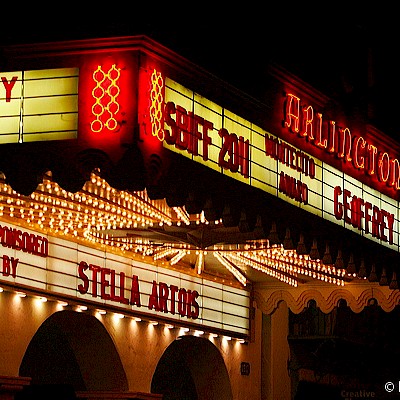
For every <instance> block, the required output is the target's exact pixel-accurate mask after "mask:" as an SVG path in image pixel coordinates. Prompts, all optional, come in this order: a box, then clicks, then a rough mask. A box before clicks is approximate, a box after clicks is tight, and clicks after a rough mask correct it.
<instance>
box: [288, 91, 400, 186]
mask: <svg viewBox="0 0 400 400" xmlns="http://www.w3.org/2000/svg"><path fill="white" fill-rule="evenodd" d="M283 126H284V127H285V128H287V129H288V130H289V131H290V132H291V133H295V134H297V136H298V137H299V138H301V139H304V140H306V141H307V142H308V143H310V144H311V145H313V146H314V147H315V148H317V149H319V150H320V151H323V152H325V153H327V154H331V155H334V156H335V158H336V159H338V160H341V161H342V163H343V165H344V166H346V168H347V170H349V169H350V170H351V169H353V172H360V171H361V172H364V174H365V175H367V176H369V177H370V178H371V179H372V180H373V181H375V182H381V183H384V184H385V185H386V186H387V187H389V188H391V189H394V190H396V191H397V190H399V189H400V162H399V160H398V159H397V158H393V157H391V156H390V155H389V154H388V153H387V152H386V151H381V149H379V148H378V147H376V146H375V145H373V144H372V143H369V142H368V141H367V140H366V139H365V138H364V137H363V136H360V135H353V134H352V132H351V131H350V129H349V128H347V127H345V128H342V127H336V122H335V121H329V122H328V123H326V124H324V123H323V116H322V114H320V113H317V114H314V110H313V108H312V106H310V105H303V104H302V103H301V99H300V98H299V97H297V96H295V95H294V94H291V93H289V94H287V96H286V101H285V105H284V120H283Z"/></svg>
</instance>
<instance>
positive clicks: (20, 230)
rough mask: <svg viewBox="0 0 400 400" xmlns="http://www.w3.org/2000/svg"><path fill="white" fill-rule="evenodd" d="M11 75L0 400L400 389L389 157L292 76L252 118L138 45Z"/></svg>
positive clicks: (85, 50)
mask: <svg viewBox="0 0 400 400" xmlns="http://www.w3.org/2000/svg"><path fill="white" fill-rule="evenodd" d="M2 71H3V72H0V77H1V82H2V85H0V103H1V106H0V117H1V125H0V142H1V145H0V153H1V157H0V171H1V172H2V176H1V182H0V192H1V197H0V239H1V245H2V252H3V253H2V269H1V274H0V284H1V285H0V287H1V293H0V313H1V314H0V315H1V316H2V321H3V324H2V327H1V333H0V337H1V340H0V346H1V351H0V357H1V362H0V368H1V371H0V396H2V397H3V398H18V399H30V398H37V397H38V396H39V398H46V396H47V397H49V396H52V397H54V396H56V397H57V398H60V397H62V398H88V399H89V398H96V399H97V398H99V399H100V398H121V399H124V398H138V399H152V398H164V399H294V398H297V399H300V398H312V397H310V396H319V395H320V394H321V393H323V395H324V396H328V395H329V396H331V398H351V397H354V396H357V395H358V397H366V396H367V393H368V394H369V395H372V394H373V395H374V396H375V395H376V396H378V395H379V396H381V397H379V398H384V397H383V396H386V395H389V394H390V393H391V392H393V391H394V390H398V389H399V388H395V385H396V383H395V382H396V379H397V378H396V376H391V375H390V373H389V369H388V370H385V373H387V374H388V375H387V376H386V375H385V373H382V374H380V375H379V376H378V375H377V374H376V371H377V369H378V368H377V367H376V366H377V365H379V357H378V355H379V354H390V351H391V352H392V353H391V354H396V351H397V350H396V348H391V350H390V351H389V350H388V349H387V348H385V349H384V350H383V348H384V347H385V344H386V347H387V346H394V347H396V346H395V340H394V339H393V337H389V336H388V335H385V334H384V330H383V329H380V327H381V326H383V325H384V324H387V326H389V330H393V331H395V330H396V322H395V321H396V318H395V315H397V304H398V299H399V291H398V284H397V277H396V272H397V270H396V265H397V260H398V252H399V245H400V241H399V218H400V216H399V214H398V209H399V207H398V201H399V194H398V191H399V188H400V162H399V160H398V157H399V154H400V151H399V150H400V149H399V145H398V144H397V143H396V142H395V141H393V140H392V139H390V138H389V137H388V136H386V135H384V133H382V132H380V131H378V129H376V128H375V127H373V126H370V125H368V124H366V123H365V121H363V120H362V118H360V117H359V115H355V114H354V115H353V114H352V115H349V113H346V112H345V110H344V109H343V106H342V105H341V104H337V103H336V102H334V101H333V100H332V99H330V98H328V97H327V96H325V95H324V94H322V93H319V92H318V91H316V90H315V89H313V88H312V87H310V86H309V85H307V84H306V83H305V82H302V81H301V80H300V79H298V78H296V77H295V76H293V75H291V74H290V73H289V72H288V71H285V70H283V69H282V68H279V67H277V66H274V67H271V69H270V70H269V71H268V77H265V81H266V87H267V88H268V90H266V92H265V98H263V99H262V100H260V99H255V98H253V97H251V96H249V95H246V94H245V93H243V92H241V91H239V90H237V89H236V88H235V87H233V86H230V85H229V84H228V83H226V82H224V81H221V80H219V79H218V78H216V77H215V76H213V75H211V74H209V73H208V72H207V71H205V70H203V69H202V68H200V67H198V66H197V65H194V64H192V63H191V62H190V61H188V60H186V59H184V58H183V57H181V56H180V55H178V54H176V53H174V52H173V51H171V50H169V49H166V48H165V47H163V46H162V45H160V44H159V43H157V42H155V41H153V40H151V39H149V38H147V37H145V36H135V37H119V38H107V39H96V40H82V41H69V42H61V43H40V44H37V45H15V46H10V47H7V48H5V49H4V60H3V62H2ZM350 321H353V322H354V323H356V322H357V324H356V325H350ZM373 321H375V322H374V323H375V325H373V326H372V327H373V328H374V329H375V331H373V332H374V334H371V332H372V331H371V329H372V328H371V323H372V322H373ZM346 327H347V329H345V328H346ZM349 327H351V329H350V328H349ZM366 332H367V333H368V335H369V336H368V335H366ZM360 337H364V338H366V337H367V339H366V340H356V339H360ZM349 343H350V344H349ZM357 349H358V350H357ZM365 349H369V353H368V354H370V355H373V357H372V356H371V357H372V360H373V361H372V362H371V361H368V359H366V358H363V357H361V356H360V355H359V354H360V353H362V352H363V351H365ZM356 350H357V351H358V353H356ZM382 351H383V353H382ZM349 354H351V357H350V356H348V357H347V358H346V357H345V355H349ZM368 363H369V366H368V368H367V367H365V368H361V367H360V366H361V365H364V366H365V364H368ZM351 366H352V367H351ZM391 366H392V367H393V368H394V364H393V365H392V364H391ZM393 368H392V369H391V370H390V371H393ZM372 376H374V377H376V379H373V380H371V377H372ZM392 386H393V390H391V389H392ZM307 396H308V397H307ZM335 396H336V397H335ZM370 397H371V396H370ZM315 398H318V397H315ZM324 398H328V397H324Z"/></svg>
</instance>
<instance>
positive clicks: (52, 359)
mask: <svg viewBox="0 0 400 400" xmlns="http://www.w3.org/2000/svg"><path fill="white" fill-rule="evenodd" d="M19 374H20V376H29V377H31V378H32V381H31V385H30V387H27V388H26V389H24V390H23V391H22V392H21V393H19V394H18V397H16V399H17V400H30V399H36V398H40V399H47V398H49V399H50V398H53V399H54V398H57V399H58V400H64V399H65V400H67V399H73V398H75V391H88V390H91V391H96V390H101V391H109V390H119V391H123V390H127V389H128V382H127V378H126V375H125V371H124V369H123V366H122V363H121V360H120V358H119V355H118V353H117V350H116V348H115V345H114V343H113V341H112V339H111V338H110V336H109V334H108V332H107V331H106V329H105V328H104V326H103V325H102V324H101V323H100V321H98V320H97V319H96V318H95V317H93V316H90V315H86V314H82V313H79V312H74V311H60V312H57V313H55V314H53V315H52V316H50V317H49V318H48V319H47V320H46V321H45V322H44V323H43V324H42V325H41V326H40V328H39V329H38V330H37V332H36V334H35V335H34V337H33V338H32V340H31V342H30V343H29V346H28V348H27V350H26V353H25V355H24V357H23V360H22V363H21V366H20V371H19Z"/></svg>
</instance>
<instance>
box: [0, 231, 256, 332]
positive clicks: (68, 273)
mask: <svg viewBox="0 0 400 400" xmlns="http://www.w3.org/2000/svg"><path fill="white" fill-rule="evenodd" d="M0 244H1V245H2V247H0V249H1V250H2V254H1V253H0V254H1V255H0V286H1V284H3V285H4V284H9V285H13V286H14V285H24V286H26V287H30V288H32V289H40V290H45V291H46V292H47V293H49V295H53V296H57V295H67V296H70V297H71V298H74V299H76V301H79V299H81V300H86V301H89V302H91V303H93V304H94V305H95V306H96V305H97V307H99V308H101V309H104V307H106V306H107V305H108V306H112V307H113V309H115V308H120V309H121V311H134V312H135V313H137V314H140V315H145V316H148V317H157V316H163V317H166V318H168V319H170V320H172V321H174V320H175V321H182V322H185V321H186V322H191V323H192V324H195V325H199V326H202V327H208V328H216V329H221V330H225V331H227V332H234V333H238V334H243V335H248V334H249V307H250V295H249V292H247V291H245V290H243V289H238V288H233V287H230V286H226V285H224V284H221V283H217V282H212V281H208V280H206V279H203V278H200V277H195V276H190V275H186V274H183V273H180V272H177V271H173V270H169V269H166V268H161V267H157V266H154V265H151V264H147V263H144V262H138V261H133V260H131V259H129V258H127V257H122V256H119V255H116V254H112V253H108V252H106V251H101V250H97V249H93V248H90V247H86V246H84V245H81V244H77V243H73V242H70V241H67V240H63V239H59V238H55V237H52V236H42V235H40V234H37V233H36V232H34V231H30V230H27V229H21V228H19V227H17V226H13V225H11V224H7V225H5V224H2V225H1V226H0Z"/></svg>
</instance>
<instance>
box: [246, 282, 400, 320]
mask: <svg viewBox="0 0 400 400" xmlns="http://www.w3.org/2000/svg"><path fill="white" fill-rule="evenodd" d="M254 299H255V301H256V304H257V307H258V308H259V309H260V310H261V311H262V312H263V313H264V314H272V313H273V312H274V311H275V309H276V308H277V307H278V304H279V303H280V302H281V301H284V302H285V303H286V304H287V306H288V308H289V309H290V310H291V311H292V312H294V313H295V314H299V313H300V312H301V311H303V310H304V309H305V308H306V307H307V305H308V303H309V301H310V300H315V302H316V303H317V306H318V307H319V308H320V310H321V311H322V312H324V313H329V312H331V311H332V310H333V309H334V307H336V306H337V304H338V302H339V301H340V300H345V301H346V302H347V305H348V306H349V307H350V309H351V310H352V311H353V312H355V313H359V312H361V311H362V310H363V309H364V308H365V306H367V305H368V304H369V303H370V301H371V300H372V299H375V300H376V301H377V302H378V305H379V306H380V307H381V308H382V309H383V310H384V311H385V312H390V311H393V309H394V308H395V307H396V306H397V305H398V304H400V290H391V289H389V288H388V287H387V286H379V285H378V284H371V283H369V282H368V283H364V282H360V283H358V282H357V283H350V284H348V285H346V286H345V287H337V286H326V285H315V286H309V285H301V286H298V287H296V288H292V287H287V288H286V287H285V288H283V287H275V288H259V289H257V288H256V289H255V291H254Z"/></svg>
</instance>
